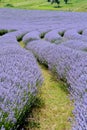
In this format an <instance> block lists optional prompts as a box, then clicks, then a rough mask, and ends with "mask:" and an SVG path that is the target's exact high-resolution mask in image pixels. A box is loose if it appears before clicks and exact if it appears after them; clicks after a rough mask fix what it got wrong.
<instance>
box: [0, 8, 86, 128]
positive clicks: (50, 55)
mask: <svg viewBox="0 0 87 130" xmlns="http://www.w3.org/2000/svg"><path fill="white" fill-rule="evenodd" d="M3 31H4V32H3ZM2 34H3V35H2ZM21 40H22V41H23V42H24V43H25V44H26V49H28V50H32V52H33V53H34V54H35V56H36V58H37V59H38V60H39V61H40V62H41V63H44V64H46V65H47V66H48V67H49V69H50V70H52V71H53V72H55V74H56V75H57V76H58V78H60V79H62V80H64V81H65V82H67V84H68V86H69V87H68V88H69V91H70V93H71V95H72V97H73V98H74V101H75V102H74V104H75V109H74V115H75V123H74V125H73V127H72V129H73V130H87V53H86V51H87V13H81V12H80V13H75V12H57V11H41V10H40V11H39V10H37V11H36V10H18V9H17V10H15V9H0V48H1V49H0V66H1V67H0V69H1V70H0V72H1V73H0V125H1V126H0V129H1V130H5V128H6V130H11V128H12V127H13V126H14V124H17V119H18V120H19V118H20V115H21V113H22V112H23V111H24V109H25V106H26V105H25V104H26V102H27V101H28V99H30V98H29V97H28V95H29V94H30V92H31V93H32V94H35V93H36V90H37V87H36V86H37V85H38V84H40V83H41V81H42V78H41V73H40V71H39V69H38V66H37V64H36V61H35V58H34V57H33V55H32V53H31V52H30V51H29V52H27V51H25V50H24V49H22V48H20V46H19V44H18V41H21ZM28 93H29V94H28ZM5 97H6V98H5ZM25 99H27V100H25ZM29 101H30V100H29ZM3 111H4V112H3ZM22 114H23V113H22ZM4 127H5V128H4ZM12 129H13V128H12Z"/></svg>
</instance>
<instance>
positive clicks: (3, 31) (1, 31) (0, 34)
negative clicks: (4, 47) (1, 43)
mask: <svg viewBox="0 0 87 130" xmlns="http://www.w3.org/2000/svg"><path fill="white" fill-rule="evenodd" d="M6 33H8V31H7V30H4V29H2V30H0V36H2V35H4V34H6Z"/></svg>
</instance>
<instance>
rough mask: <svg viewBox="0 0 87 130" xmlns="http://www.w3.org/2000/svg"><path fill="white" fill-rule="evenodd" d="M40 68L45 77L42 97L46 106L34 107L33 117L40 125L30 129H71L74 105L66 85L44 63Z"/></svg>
mask: <svg viewBox="0 0 87 130" xmlns="http://www.w3.org/2000/svg"><path fill="white" fill-rule="evenodd" d="M40 68H41V71H42V74H43V77H44V83H43V85H42V88H41V94H40V97H41V99H43V101H44V106H43V107H41V108H35V109H33V119H34V121H36V122H38V123H39V124H40V127H39V128H37V127H32V128H30V130H71V124H72V123H71V122H70V117H72V116H73V115H72V110H73V105H72V102H71V101H70V99H69V97H68V92H67V90H66V85H65V84H64V83H62V82H61V81H57V80H56V79H55V77H54V76H53V75H52V73H51V72H50V71H49V70H48V69H47V68H46V67H44V66H43V65H40ZM27 129H29V127H28V126H27Z"/></svg>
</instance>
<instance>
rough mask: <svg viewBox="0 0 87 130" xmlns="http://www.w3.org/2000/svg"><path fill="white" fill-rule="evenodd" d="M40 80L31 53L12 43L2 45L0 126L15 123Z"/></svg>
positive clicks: (16, 124) (19, 118)
mask: <svg viewBox="0 0 87 130" xmlns="http://www.w3.org/2000/svg"><path fill="white" fill-rule="evenodd" d="M32 65H33V66H32ZM41 83H42V77H41V73H40V70H39V68H38V66H37V63H36V60H35V58H34V56H33V55H32V53H30V52H27V51H26V50H24V49H21V48H19V47H18V46H16V45H14V46H10V45H9V46H8V47H7V46H5V45H4V46H3V47H2V48H1V49H0V129H1V130H3V129H6V130H11V129H13V128H14V129H16V128H17V127H18V126H19V124H18V123H19V122H20V121H21V118H22V116H23V115H24V113H25V112H26V109H27V107H28V109H29V107H30V104H31V103H32V102H33V100H32V96H35V95H36V93H37V89H38V86H40V85H41Z"/></svg>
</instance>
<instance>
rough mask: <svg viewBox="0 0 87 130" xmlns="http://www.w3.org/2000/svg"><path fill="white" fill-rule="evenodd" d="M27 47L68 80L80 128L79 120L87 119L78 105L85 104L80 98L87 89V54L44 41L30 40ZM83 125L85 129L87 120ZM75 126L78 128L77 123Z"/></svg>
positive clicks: (61, 77)
mask: <svg viewBox="0 0 87 130" xmlns="http://www.w3.org/2000/svg"><path fill="white" fill-rule="evenodd" d="M26 48H27V49H31V50H32V51H33V52H34V54H35V56H36V57H37V58H38V59H39V60H40V62H42V63H44V64H47V65H48V67H49V69H51V70H52V71H53V72H55V73H56V75H57V76H58V78H60V79H62V80H64V81H66V82H67V84H68V86H69V88H68V89H69V90H70V93H71V95H72V96H73V98H74V100H75V104H77V105H75V113H76V114H75V116H76V122H77V124H78V126H77V127H78V128H80V127H81V126H80V125H81V123H80V124H79V122H80V121H81V119H83V118H84V120H86V118H85V117H84V115H83V114H82V115H81V114H80V110H81V109H82V108H81V107H80V110H79V109H77V106H79V103H80V104H82V105H84V104H83V102H81V101H80V100H83V95H84V94H86V91H87V85H86V83H87V61H86V60H87V54H86V53H85V52H82V51H76V50H74V49H70V48H67V47H65V46H63V45H54V44H50V43H47V42H46V43H45V42H42V41H35V42H34V41H33V42H30V43H28V44H27V46H26ZM80 106H81V105H80ZM86 110H87V106H85V108H84V113H86ZM86 114H87V113H86ZM78 115H80V116H78ZM81 116H82V117H83V118H82V117H81ZM77 118H80V120H78V119H77ZM78 121H79V122H78ZM83 126H84V130H85V129H86V128H87V127H86V126H87V123H86V121H83ZM74 128H76V125H75V127H74ZM74 128H73V129H74ZM82 129H83V127H82ZM78 130H79V129H78Z"/></svg>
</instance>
